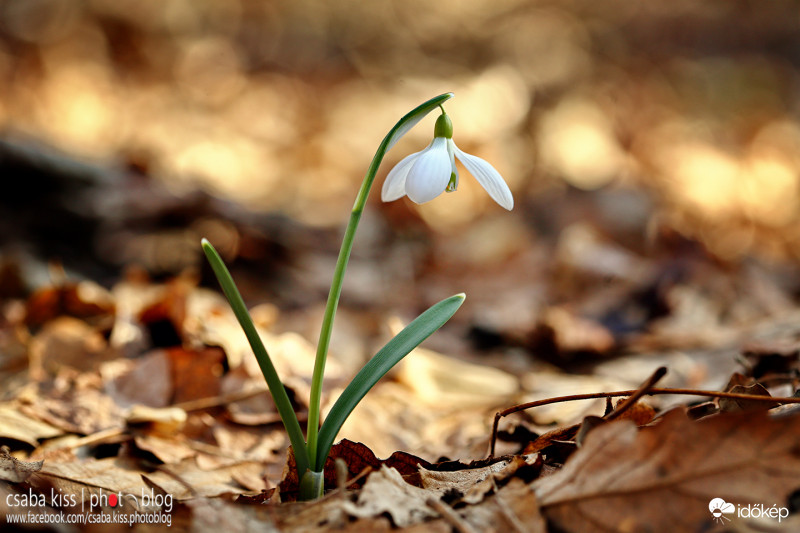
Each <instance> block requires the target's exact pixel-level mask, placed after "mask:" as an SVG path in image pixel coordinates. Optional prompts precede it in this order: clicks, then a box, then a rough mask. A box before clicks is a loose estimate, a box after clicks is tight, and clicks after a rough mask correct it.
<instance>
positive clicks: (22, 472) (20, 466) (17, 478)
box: [0, 447, 44, 483]
mask: <svg viewBox="0 0 800 533" xmlns="http://www.w3.org/2000/svg"><path fill="white" fill-rule="evenodd" d="M42 463H44V461H34V462H30V463H28V462H25V461H20V460H19V459H17V458H16V457H13V456H12V455H11V454H10V453H8V448H5V447H3V448H2V449H0V479H3V480H5V481H10V482H11V483H21V482H23V481H25V480H26V479H28V478H29V477H30V475H31V474H33V473H34V472H38V471H39V470H41V469H42Z"/></svg>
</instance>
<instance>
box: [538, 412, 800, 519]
mask: <svg viewBox="0 0 800 533" xmlns="http://www.w3.org/2000/svg"><path fill="white" fill-rule="evenodd" d="M798 441H800V419H799V418H798V417H783V418H777V419H776V418H769V417H768V416H767V415H766V414H765V413H764V412H752V413H741V414H721V415H718V416H714V417H709V418H706V419H703V420H700V421H697V422H694V421H691V420H689V419H688V418H687V417H686V415H685V413H684V412H683V411H682V410H675V411H672V412H669V413H667V414H666V415H665V416H664V419H663V420H662V421H661V423H659V424H658V425H656V426H652V427H646V428H644V429H641V430H639V429H637V428H636V426H635V425H634V424H632V423H631V422H628V421H617V422H612V423H610V424H607V425H604V426H601V427H598V428H597V429H595V430H594V431H592V432H591V433H589V434H588V436H587V439H586V441H585V444H584V445H583V446H582V447H581V448H580V449H579V450H578V451H577V452H575V454H573V455H572V457H571V458H570V459H569V461H567V463H566V464H565V466H564V468H563V469H561V470H560V471H558V472H556V473H554V474H553V475H551V476H548V477H546V478H542V479H539V480H537V481H536V482H534V483H533V485H532V486H533V488H534V490H535V492H536V496H537V498H538V499H539V503H540V505H541V506H542V508H543V509H544V513H545V515H546V516H547V517H548V518H549V519H550V521H551V522H552V523H553V524H555V525H556V526H557V527H558V528H559V529H560V530H563V531H582V532H593V531H602V532H604V533H607V532H610V531H620V532H622V531H651V532H659V531H665V532H667V531H669V532H671V531H704V530H707V529H708V528H710V527H711V525H712V518H713V517H712V515H711V513H709V511H708V503H709V501H710V500H711V499H713V498H723V499H724V500H725V501H726V502H732V503H737V504H755V503H763V504H764V505H770V506H771V505H773V504H777V505H778V506H781V505H785V504H786V498H787V496H788V495H789V494H790V493H791V492H792V491H794V490H795V489H796V488H797V487H798V486H800V446H798Z"/></svg>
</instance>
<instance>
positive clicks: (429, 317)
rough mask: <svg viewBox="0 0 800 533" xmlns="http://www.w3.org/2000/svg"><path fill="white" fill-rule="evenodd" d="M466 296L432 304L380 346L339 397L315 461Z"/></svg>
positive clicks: (321, 462)
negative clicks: (377, 386) (382, 382)
mask: <svg viewBox="0 0 800 533" xmlns="http://www.w3.org/2000/svg"><path fill="white" fill-rule="evenodd" d="M465 297H466V296H465V295H464V294H456V295H455V296H451V297H450V298H447V299H444V300H442V301H441V302H439V303H437V304H435V305H433V306H432V307H430V308H429V309H428V310H427V311H425V312H424V313H422V314H421V315H419V316H418V317H417V318H415V319H414V321H413V322H411V324H409V325H408V326H406V327H405V329H403V331H401V332H400V333H398V334H397V335H396V336H395V337H394V338H393V339H392V340H390V341H389V342H388V343H387V344H386V346H384V347H383V348H381V349H380V351H379V352H378V353H376V354H375V355H374V356H373V357H372V359H370V360H369V362H368V363H367V364H366V365H364V368H362V369H361V371H360V372H359V373H358V374H356V377H355V378H353V381H351V382H350V384H349V385H348V386H347V388H346V389H345V390H344V392H342V395H341V396H339V399H338V400H336V403H335V404H334V405H333V408H331V411H330V413H328V416H327V417H326V418H325V422H324V423H323V424H322V429H320V432H319V447H318V448H317V461H316V464H317V465H318V466H319V467H320V468H322V466H323V465H324V464H325V459H327V457H328V452H329V451H330V449H331V446H332V445H333V440H334V439H335V438H336V435H338V433H339V430H340V429H341V428H342V424H344V421H345V420H347V417H348V416H350V413H352V412H353V409H355V407H356V405H358V402H360V401H361V399H362V398H363V397H364V396H365V395H366V394H367V392H369V390H370V389H371V388H372V387H373V386H374V385H375V384H376V383H377V382H378V380H379V379H381V378H382V377H383V376H384V375H385V374H386V373H387V372H388V371H389V370H391V368H392V367H393V366H394V365H396V364H397V363H399V362H400V360H401V359H403V357H405V356H406V355H408V353H409V352H410V351H411V350H413V349H414V348H416V347H417V346H419V345H420V344H421V343H422V341H424V340H425V339H427V338H428V337H429V336H430V335H431V334H432V333H433V332H434V331H436V330H437V329H439V328H440V327H442V326H443V325H444V323H445V322H447V321H448V320H450V317H452V316H453V315H454V314H455V312H456V311H457V310H458V308H459V307H461V304H462V303H464V298H465Z"/></svg>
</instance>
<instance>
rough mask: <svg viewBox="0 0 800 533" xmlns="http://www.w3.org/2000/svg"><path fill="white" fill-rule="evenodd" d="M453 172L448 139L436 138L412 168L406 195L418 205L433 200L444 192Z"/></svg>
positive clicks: (407, 179) (407, 181)
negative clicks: (448, 150) (448, 151)
mask: <svg viewBox="0 0 800 533" xmlns="http://www.w3.org/2000/svg"><path fill="white" fill-rule="evenodd" d="M451 171H452V167H451V166H450V155H449V154H448V153H447V139H445V138H444V137H436V138H434V139H433V142H432V143H431V145H430V146H429V147H428V148H426V149H425V150H423V151H422V152H421V153H420V154H419V157H418V158H417V160H416V161H415V162H414V164H413V165H412V166H411V170H410V171H409V173H408V177H407V178H406V194H408V197H409V198H411V200H413V201H414V202H416V203H418V204H423V203H425V202H429V201H431V200H433V199H434V198H436V197H437V196H439V195H440V194H442V193H443V192H444V189H445V187H447V182H449V181H450V173H451Z"/></svg>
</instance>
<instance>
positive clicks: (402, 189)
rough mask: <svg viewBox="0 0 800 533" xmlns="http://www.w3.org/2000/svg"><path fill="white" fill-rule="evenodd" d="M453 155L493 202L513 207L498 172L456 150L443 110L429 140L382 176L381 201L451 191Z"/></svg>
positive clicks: (423, 199) (421, 197)
mask: <svg viewBox="0 0 800 533" xmlns="http://www.w3.org/2000/svg"><path fill="white" fill-rule="evenodd" d="M456 158H458V160H459V161H461V163H462V164H463V165H464V166H465V167H466V169H467V170H469V171H470V173H471V174H472V175H473V176H475V179H476V180H478V183H480V184H481V187H483V188H484V189H485V190H486V192H487V193H489V196H491V197H492V199H493V200H494V201H495V202H497V203H498V204H500V205H501V206H502V207H504V208H506V209H508V210H509V211H510V210H511V209H512V208H513V207H514V197H513V196H512V195H511V191H510V190H509V188H508V185H506V182H505V181H503V178H502V176H500V173H499V172H497V170H495V169H494V167H493V166H492V165H490V164H489V163H487V162H486V161H484V160H483V159H481V158H480V157H476V156H474V155H470V154H467V153H465V152H462V151H461V150H459V149H458V146H456V143H454V142H453V124H452V122H450V117H448V116H447V114H444V113H443V114H442V115H441V116H440V117H439V118H438V119H437V120H436V126H435V127H434V137H433V142H431V144H429V145H428V147H427V148H425V149H424V150H422V151H421V152H417V153H414V154H411V155H409V156H407V157H405V158H403V159H402V160H401V161H400V162H399V163H397V165H395V167H394V168H393V169H392V170H391V172H389V175H388V176H386V181H385V182H384V183H383V190H382V191H381V200H383V201H384V202H391V201H394V200H397V199H398V198H402V197H403V196H405V195H408V197H409V198H410V199H411V200H412V201H414V202H416V203H418V204H423V203H425V202H429V201H431V200H433V199H434V198H436V197H437V196H439V195H440V194H442V193H443V192H444V191H447V192H452V191H455V190H456V188H457V187H458V170H456V164H455V159H456Z"/></svg>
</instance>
